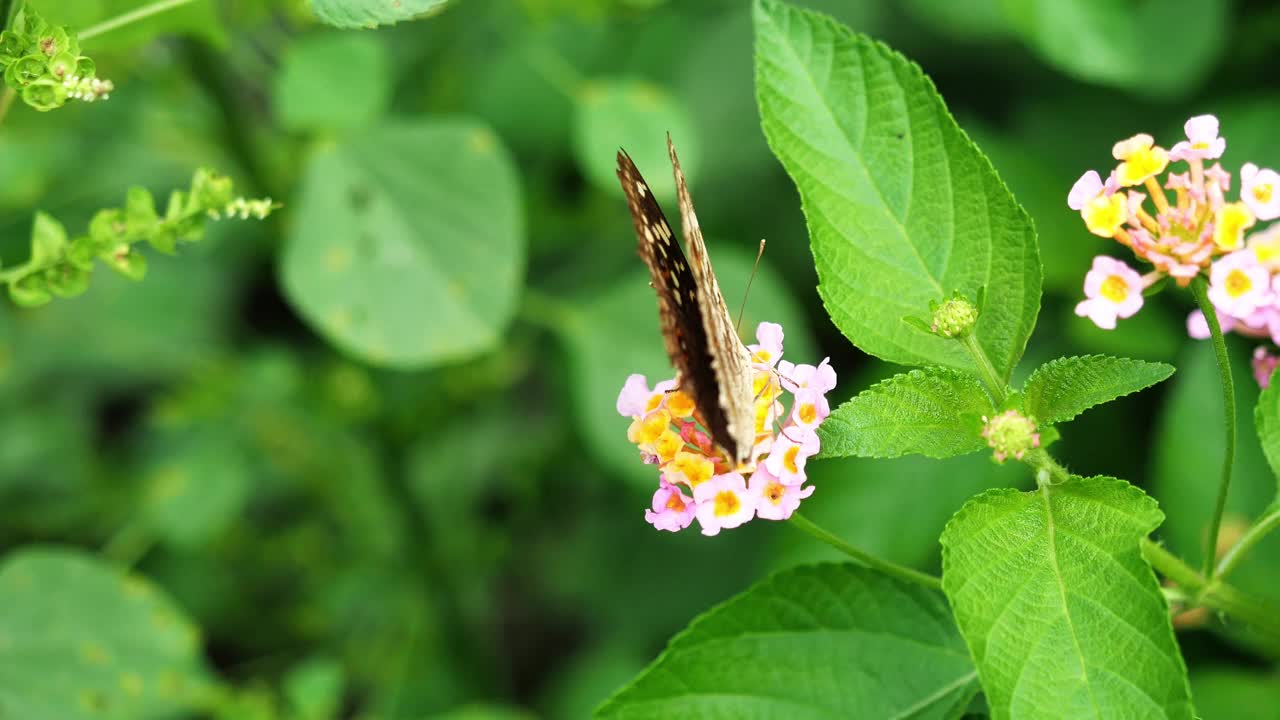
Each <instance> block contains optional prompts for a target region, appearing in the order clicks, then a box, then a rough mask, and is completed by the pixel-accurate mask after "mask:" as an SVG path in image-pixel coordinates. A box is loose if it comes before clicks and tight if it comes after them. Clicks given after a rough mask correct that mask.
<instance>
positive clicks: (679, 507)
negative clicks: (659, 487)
mask: <svg viewBox="0 0 1280 720" xmlns="http://www.w3.org/2000/svg"><path fill="white" fill-rule="evenodd" d="M684 507H685V503H684V500H681V499H680V493H679V492H678V491H677V492H673V493H671V496H670V497H668V498H667V509H668V510H675V511H676V512H684Z"/></svg>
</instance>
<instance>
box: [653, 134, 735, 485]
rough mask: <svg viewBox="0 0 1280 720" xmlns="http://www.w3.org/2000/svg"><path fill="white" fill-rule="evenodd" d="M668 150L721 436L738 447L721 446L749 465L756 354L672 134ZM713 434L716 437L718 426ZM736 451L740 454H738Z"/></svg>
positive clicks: (713, 429)
mask: <svg viewBox="0 0 1280 720" xmlns="http://www.w3.org/2000/svg"><path fill="white" fill-rule="evenodd" d="M667 151H668V153H670V155H671V171H672V173H674V175H675V180H676V200H677V203H678V204H679V206H680V221H681V232H682V234H683V235H684V243H685V247H686V248H687V249H688V251H689V267H690V269H691V270H692V271H693V279H694V286H695V287H697V289H698V303H697V305H698V310H699V313H700V314H701V316H702V327H703V331H704V333H705V335H706V337H707V353H708V355H710V357H711V369H712V371H713V372H714V375H715V379H716V385H717V391H718V397H717V402H718V404H719V406H720V409H721V410H722V411H723V416H724V423H725V425H724V427H723V428H722V429H720V435H719V437H724V436H727V437H729V438H732V444H731V445H730V444H726V443H721V444H722V445H723V446H724V448H725V449H726V450H729V451H730V452H731V453H733V454H734V457H735V458H736V459H737V460H738V461H739V462H742V461H745V460H746V459H747V458H748V456H749V455H750V453H751V447H752V445H754V443H755V413H754V412H753V405H754V395H753V393H752V389H751V380H752V372H751V354H750V353H749V352H748V351H747V348H746V346H745V345H743V344H742V339H741V338H740V337H738V329H737V327H736V326H735V324H734V322H733V318H732V316H730V315H729V308H728V307H727V306H726V305H725V302H724V295H723V294H722V293H721V292H720V283H719V282H718V281H717V280H716V274H715V272H714V271H713V270H712V269H711V257H710V256H709V255H708V254H707V246H706V243H705V242H704V241H703V239H702V228H701V226H699V225H698V216H697V214H696V213H694V210H693V200H692V198H690V196H689V188H688V186H687V185H686V183H685V180H684V172H683V171H682V170H681V169H680V159H679V158H678V157H677V156H676V148H675V145H674V144H672V142H671V135H670V134H668V135H667ZM708 429H710V430H712V435H713V437H714V436H716V429H715V428H708ZM734 450H736V452H734Z"/></svg>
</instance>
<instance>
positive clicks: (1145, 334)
mask: <svg viewBox="0 0 1280 720" xmlns="http://www.w3.org/2000/svg"><path fill="white" fill-rule="evenodd" d="M1080 270H1081V274H1080V276H1079V278H1078V279H1079V281H1080V283H1079V284H1083V282H1084V275H1083V273H1084V272H1087V270H1088V264H1087V263H1086V264H1085V265H1082V266H1081V267H1080ZM1082 299H1084V293H1083V291H1078V292H1076V293H1075V294H1073V295H1072V296H1071V301H1070V302H1069V303H1068V304H1066V305H1064V306H1062V309H1061V312H1059V313H1055V315H1054V317H1056V318H1058V324H1057V325H1056V326H1054V327H1065V328H1066V335H1067V336H1068V337H1069V338H1070V339H1071V342H1072V345H1073V346H1074V347H1075V348H1078V349H1079V350H1082V351H1084V352H1089V353H1104V354H1107V355H1116V356H1119V357H1131V358H1142V359H1145V360H1170V359H1172V358H1173V357H1175V356H1176V355H1177V353H1178V349H1179V348H1180V347H1182V343H1183V341H1184V340H1185V339H1186V337H1187V330H1186V328H1187V323H1186V319H1187V316H1186V315H1185V314H1181V313H1180V312H1178V311H1176V310H1175V311H1171V310H1170V308H1169V307H1168V304H1167V303H1163V302H1157V301H1153V300H1154V299H1148V301H1147V303H1146V304H1145V305H1144V306H1143V308H1142V312H1139V313H1138V314H1137V315H1134V316H1133V317H1130V318H1125V319H1124V320H1123V321H1121V323H1120V326H1119V327H1118V328H1116V329H1115V330H1103V329H1102V328H1100V327H1098V326H1097V325H1094V324H1093V323H1092V322H1090V321H1089V320H1088V319H1087V318H1082V317H1079V316H1078V315H1076V314H1075V312H1074V310H1073V308H1074V307H1075V304H1076V301H1078V300H1082Z"/></svg>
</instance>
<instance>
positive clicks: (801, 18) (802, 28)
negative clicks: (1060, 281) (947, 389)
mask: <svg viewBox="0 0 1280 720" xmlns="http://www.w3.org/2000/svg"><path fill="white" fill-rule="evenodd" d="M755 24H756V92H757V98H758V101H759V105H760V115H761V122H762V124H763V126H764V131H765V136H766V137H767V138H768V140H769V144H770V146H771V147H772V148H773V152H774V154H775V155H777V156H778V158H779V159H780V160H781V161H782V165H783V167H785V168H786V170H787V172H788V174H789V175H790V176H791V179H792V180H793V181H795V183H796V186H797V187H798V188H799V190H800V198H801V200H802V202H803V205H804V211H805V218H806V220H807V222H808V226H809V235H810V241H811V244H812V249H813V255H814V260H815V263H816V266H817V271H818V278H819V284H818V290H819V292H820V294H821V295H822V299H823V302H824V303H825V304H826V307H827V310H828V311H829V312H830V314H831V318H832V320H833V322H835V324H836V326H837V327H839V328H840V330H841V331H842V332H843V333H844V334H845V336H846V337H848V338H849V339H850V340H851V341H852V342H853V343H854V344H855V345H857V346H858V347H859V348H861V349H863V350H865V351H866V352H868V353H871V354H872V355H876V356H877V357H880V358H883V359H885V360H889V361H891V362H897V363H904V364H909V365H943V366H947V367H953V368H957V369H961V370H972V369H974V364H973V361H972V359H971V358H970V356H969V355H968V354H967V353H966V352H965V350H964V348H963V347H962V346H961V344H960V343H957V342H954V341H950V340H945V339H943V338H940V337H936V336H931V335H925V334H923V333H921V332H919V331H918V330H916V329H915V328H912V327H910V326H909V325H907V324H906V323H904V322H903V318H904V317H918V316H921V315H923V314H925V313H927V312H928V307H929V303H930V302H931V301H941V300H942V299H944V298H945V297H949V296H950V295H951V293H953V292H955V291H959V292H961V293H963V294H965V295H966V296H967V297H975V296H976V295H977V292H978V289H979V288H982V287H985V288H986V302H985V304H984V307H983V312H982V315H981V317H980V318H979V320H978V324H977V327H976V335H977V338H978V340H979V342H980V343H981V345H982V347H983V348H984V349H985V350H986V352H987V355H988V356H989V358H990V359H991V362H992V363H993V364H994V365H995V367H996V369H997V371H998V372H1000V373H1001V375H1002V377H1008V375H1009V373H1010V372H1011V370H1012V368H1013V366H1014V365H1015V364H1016V363H1017V361H1018V359H1019V358H1020V357H1021V356H1022V352H1023V349H1024V348H1025V346H1026V342H1027V337H1028V336H1029V335H1030V334H1031V329H1032V327H1034V325H1035V318H1036V314H1037V312H1038V311H1039V305H1040V260H1039V255H1038V253H1037V249H1036V242H1035V232H1034V231H1033V229H1032V226H1031V220H1030V218H1028V217H1027V215H1026V213H1025V212H1024V211H1023V210H1022V209H1021V208H1020V207H1018V205H1017V203H1016V202H1014V200H1013V196H1012V195H1010V194H1009V191H1008V189H1007V188H1006V187H1005V186H1004V183H1002V182H1001V181H1000V178H999V177H997V176H996V173H995V171H994V170H993V169H992V168H991V164H990V163H989V162H988V161H987V160H986V158H985V157H983V156H982V153H981V152H979V151H978V149H977V147H976V146H974V144H973V143H972V142H970V140H969V139H968V137H967V136H965V134H964V133H963V132H962V131H961V130H960V129H959V128H958V127H957V126H956V124H955V122H954V121H953V120H952V119H951V116H950V114H949V113H948V112H947V109H946V107H945V106H944V105H943V103H942V99H941V98H940V97H939V96H938V93H937V91H936V90H935V89H934V87H933V84H932V83H931V82H930V81H929V80H928V78H926V77H925V76H924V75H923V74H922V73H921V71H920V69H919V68H918V67H917V66H915V65H914V64H912V63H910V62H908V61H907V60H906V59H905V58H903V57H902V56H901V55H899V54H897V53H895V52H893V51H891V50H889V49H888V48H886V47H885V46H883V45H880V44H878V43H875V42H872V41H871V40H869V39H867V38H866V37H863V36H860V35H856V34H854V33H853V32H851V31H850V30H849V29H848V28H845V27H843V26H841V25H838V24H836V23H835V22H834V21H832V20H830V19H829V18H827V17H825V16H821V15H816V14H813V13H810V12H807V11H803V10H798V9H795V8H792V7H790V6H788V5H785V4H782V3H779V2H775V1H774V0H761V1H760V2H758V3H757V4H756V11H755Z"/></svg>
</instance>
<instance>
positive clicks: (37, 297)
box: [9, 273, 53, 307]
mask: <svg viewBox="0 0 1280 720" xmlns="http://www.w3.org/2000/svg"><path fill="white" fill-rule="evenodd" d="M9 297H10V298H12V299H13V302H14V303H15V304H17V305H20V306H22V307H36V306H38V305H44V304H45V303H47V302H49V301H50V300H52V299H53V295H51V294H50V293H49V289H48V287H46V286H45V282H44V278H43V277H41V276H40V273H32V274H30V275H27V276H26V277H22V278H19V279H17V280H15V281H14V282H11V283H9Z"/></svg>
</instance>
